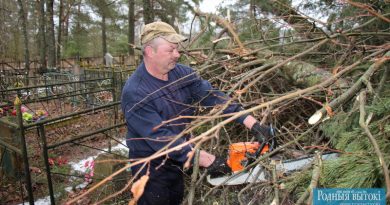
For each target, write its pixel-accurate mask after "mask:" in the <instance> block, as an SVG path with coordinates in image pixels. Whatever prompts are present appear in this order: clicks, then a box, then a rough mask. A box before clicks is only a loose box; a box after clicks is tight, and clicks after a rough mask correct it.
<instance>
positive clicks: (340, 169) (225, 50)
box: [69, 10, 390, 204]
mask: <svg viewBox="0 0 390 205" xmlns="http://www.w3.org/2000/svg"><path fill="white" fill-rule="evenodd" d="M370 11H371V10H370ZM294 12H295V11H294ZM195 14H196V16H197V17H199V19H201V20H200V22H203V25H202V26H201V30H200V32H199V34H198V35H197V36H196V37H195V38H194V39H196V40H194V41H190V44H189V47H185V48H184V49H183V54H185V59H184V60H185V61H187V63H190V62H191V63H193V64H194V67H195V68H196V70H197V71H198V73H199V75H201V76H202V77H203V78H206V79H209V80H210V82H212V83H213V85H214V87H215V88H217V89H219V90H222V91H224V92H226V93H227V94H229V95H230V96H231V98H232V100H231V101H229V103H232V102H233V101H239V102H240V103H242V104H243V105H244V107H245V108H246V110H245V111H241V112H238V113H233V114H229V115H226V114H222V112H221V110H223V108H224V107H226V106H227V105H222V106H218V107H215V108H213V109H207V108H202V107H200V106H199V108H200V110H201V112H200V113H199V115H197V116H178V118H191V119H193V121H192V123H191V124H189V125H188V126H187V128H186V129H185V130H184V131H183V132H182V133H181V134H180V135H178V136H177V137H176V139H178V138H179V137H181V136H184V135H186V134H192V136H193V138H192V139H191V140H189V141H188V142H186V143H184V144H181V145H179V146H177V147H174V148H169V145H168V146H166V147H165V148H164V149H162V150H160V151H158V152H157V153H156V154H154V155H152V156H150V157H148V158H144V159H140V160H137V161H133V162H132V164H130V165H126V166H125V167H123V168H122V169H120V170H118V171H117V172H116V173H114V174H113V175H112V176H111V177H109V178H107V179H105V180H102V181H101V182H100V183H98V184H97V185H95V186H94V187H91V188H90V189H89V190H88V191H86V192H84V193H83V194H82V195H80V196H79V197H77V198H75V199H73V200H71V201H69V203H75V202H77V200H78V199H79V198H81V197H84V196H85V195H87V194H89V193H91V192H93V191H94V190H96V189H99V187H101V186H102V185H103V184H104V183H106V182H107V181H109V180H110V179H111V178H112V177H113V176H115V175H117V174H119V173H120V172H122V171H124V170H126V169H127V168H129V167H131V166H134V165H136V164H144V165H145V166H147V163H148V162H149V161H150V160H151V159H154V158H157V157H161V156H166V154H167V153H169V152H172V151H174V150H177V149H180V148H181V147H184V146H185V145H187V144H190V143H191V144H194V147H195V148H196V149H198V148H201V149H206V150H208V151H210V152H212V153H214V154H217V155H226V149H227V147H228V145H229V144H231V143H233V142H242V141H250V140H251V138H252V137H253V136H251V135H250V134H249V133H248V132H247V130H245V129H242V127H241V126H239V125H233V124H231V123H230V122H232V121H234V120H235V119H237V118H238V117H239V116H241V115H243V114H246V113H253V114H254V115H255V116H256V117H257V118H259V119H261V120H262V122H264V123H267V124H268V123H272V124H273V125H274V126H275V127H276V128H277V131H278V133H277V140H278V142H279V145H280V146H279V147H277V148H276V149H275V150H274V151H272V152H270V153H267V154H265V155H262V156H261V157H260V158H258V159H256V160H255V161H254V162H253V163H252V164H251V165H249V166H248V167H247V169H250V168H251V167H254V166H255V165H257V164H262V165H264V167H267V168H268V167H269V171H270V173H273V177H272V179H271V180H270V181H268V182H254V183H250V184H243V185H238V186H216V187H211V186H209V185H208V184H207V183H206V182H205V180H204V178H205V175H206V173H205V171H204V170H198V168H197V166H194V174H192V175H191V176H188V184H187V185H188V187H189V189H188V190H189V191H188V197H187V198H186V199H185V201H186V202H187V203H188V204H201V203H206V204H213V203H217V204H219V203H221V204H235V203H240V204H267V203H272V204H294V203H311V200H310V199H311V198H312V196H311V193H312V189H313V188H316V187H354V188H358V187H365V188H369V187H380V188H386V189H387V195H386V196H387V198H388V199H389V197H390V181H389V177H388V167H389V160H390V159H389V157H388V156H390V153H389V150H390V149H389V146H390V143H389V131H390V127H389V124H390V123H389V120H390V118H389V116H390V107H389V104H390V101H389V99H390V92H389V90H390V89H389V83H388V81H389V78H388V68H387V67H388V64H389V63H388V62H389V60H390V58H389V55H390V44H389V43H388V41H389V36H390V35H389V34H388V33H386V31H388V29H387V30H386V29H384V30H376V31H374V30H372V32H371V29H373V28H374V27H375V26H373V25H376V24H377V23H378V21H379V22H382V23H383V19H387V17H388V16H389V14H388V13H387V14H386V13H384V14H383V15H382V14H381V15H374V16H369V17H367V16H364V17H362V19H364V20H365V21H364V22H361V21H359V25H358V26H355V27H353V26H345V28H343V29H341V30H339V31H336V30H335V31H333V32H331V33H325V32H322V33H321V34H318V32H317V33H316V35H315V38H312V37H310V38H303V36H304V37H307V36H308V35H307V33H305V35H300V33H299V32H300V31H299V30H293V33H294V36H293V37H292V38H293V40H292V41H291V42H289V43H285V42H280V41H279V40H280V39H281V38H280V37H276V36H271V37H270V38H268V39H267V38H264V33H262V35H261V36H260V37H259V36H258V35H255V34H253V36H256V37H259V38H260V39H261V40H259V39H256V40H253V39H246V41H245V40H242V39H241V38H242V37H241V36H243V35H244V33H245V32H246V31H243V29H240V28H237V27H238V26H237V25H242V24H250V23H252V24H254V25H257V24H256V23H259V22H258V21H261V19H260V20H259V19H254V20H253V19H251V20H248V22H249V23H248V22H243V21H239V22H236V23H233V22H231V21H229V20H227V19H223V18H222V17H220V16H217V15H215V14H207V13H202V12H200V11H196V13H195ZM292 14H296V13H291V12H290V15H292ZM382 17H383V18H382ZM304 20H305V25H308V23H307V22H308V21H307V18H305V19H304ZM339 20H342V19H341V17H340V19H339ZM359 20H361V19H359ZM253 21H255V22H253ZM210 22H215V25H217V26H218V27H220V29H219V30H218V32H215V33H213V34H214V38H211V39H210V37H209V36H208V37H207V39H208V40H204V39H203V40H202V35H205V33H206V31H207V28H209V27H212V26H211V25H210V24H209V23H210ZM293 22H294V24H295V22H296V21H291V22H287V23H293ZM294 26H296V25H294ZM274 29H275V28H274ZM306 31H307V30H305V32H306ZM317 31H318V30H317ZM363 31H364V32H363ZM269 32H271V31H269ZM319 35H320V36H319ZM309 36H310V35H309ZM294 38H295V39H294ZM367 38H369V40H367ZM275 39H276V40H277V41H276V42H275ZM384 39H387V40H384ZM197 41H199V42H205V41H206V42H208V43H207V44H204V43H200V44H197V43H196V42H197ZM248 42H251V43H248ZM200 45H202V48H199V47H200ZM359 93H362V94H360V96H361V97H360V98H359V101H355V99H356V96H357V95H358V94H359ZM367 94H368V95H367ZM364 97H367V98H366V99H365V100H363V98H364ZM367 111H368V113H370V114H369V115H368V117H367V116H366V114H365V112H367ZM319 113H320V114H319ZM313 114H314V116H315V117H316V118H314V117H312V116H313ZM366 118H367V119H366ZM309 119H311V120H310V121H309ZM174 120H175V119H171V120H169V121H167V122H162V124H165V123H170V122H172V121H174ZM315 151H320V152H324V151H325V152H326V151H332V152H338V153H340V154H341V155H340V157H339V158H338V159H337V160H332V161H326V162H322V161H321V159H320V157H318V158H317V160H316V163H315V165H314V166H313V167H308V168H307V169H306V170H304V171H301V172H297V173H295V174H293V175H285V174H284V173H277V172H276V171H275V169H274V168H272V167H273V166H268V165H269V164H270V163H269V162H270V156H272V155H275V154H276V155H278V156H279V157H280V158H282V159H286V158H287V159H291V158H296V157H299V156H302V155H308V154H313V153H315ZM143 182H144V181H143ZM131 184H132V181H130V182H129V183H128V185H127V187H125V188H124V189H122V190H121V191H126V190H127V189H128V187H130V186H131ZM139 184H140V183H138V185H139ZM143 184H144V183H143ZM139 189H142V187H141V188H139ZM138 191H139V190H138ZM113 196H114V195H113ZM107 199H109V198H107ZM107 199H104V200H102V201H99V203H102V202H104V201H105V200H107Z"/></svg>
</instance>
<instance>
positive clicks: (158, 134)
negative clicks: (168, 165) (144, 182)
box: [125, 104, 192, 163]
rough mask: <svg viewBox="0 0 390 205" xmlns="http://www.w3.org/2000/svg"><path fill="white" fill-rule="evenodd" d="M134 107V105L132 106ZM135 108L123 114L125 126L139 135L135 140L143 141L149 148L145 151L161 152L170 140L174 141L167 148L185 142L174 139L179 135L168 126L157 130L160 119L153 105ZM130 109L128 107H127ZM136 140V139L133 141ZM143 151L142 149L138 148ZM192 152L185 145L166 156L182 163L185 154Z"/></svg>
mask: <svg viewBox="0 0 390 205" xmlns="http://www.w3.org/2000/svg"><path fill="white" fill-rule="evenodd" d="M132 106H134V104H132ZM135 107H137V108H134V109H130V110H129V109H127V111H126V112H125V117H126V121H127V126H131V128H132V129H133V130H136V132H137V133H138V134H139V136H136V137H137V138H142V140H145V142H146V143H147V145H148V146H149V147H150V148H149V149H147V150H150V149H152V150H153V151H154V152H156V151H159V150H161V149H162V148H164V147H165V146H167V145H168V144H169V143H171V142H172V140H175V141H174V142H173V143H172V144H171V145H170V146H169V148H172V147H175V146H177V145H180V144H182V143H184V142H185V141H186V140H185V139H184V137H182V138H179V139H175V138H176V136H177V135H178V134H179V133H174V132H173V131H172V129H170V128H169V125H163V126H161V127H159V128H156V127H157V126H160V125H161V122H162V119H161V117H160V115H159V113H158V112H157V110H156V109H155V108H153V105H150V104H143V105H142V106H135ZM127 108H130V106H127ZM133 140H137V139H133ZM140 149H143V148H140ZM191 150H192V148H191V146H190V145H187V146H185V147H183V148H181V149H180V150H175V151H173V152H171V153H169V154H168V157H169V158H171V159H173V160H175V161H178V162H182V163H184V162H185V161H186V160H187V154H188V152H190V151H191Z"/></svg>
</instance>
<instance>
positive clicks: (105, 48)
mask: <svg viewBox="0 0 390 205" xmlns="http://www.w3.org/2000/svg"><path fill="white" fill-rule="evenodd" d="M106 30H107V29H106V15H105V14H104V13H103V15H102V45H103V64H104V65H105V64H106V59H105V58H104V55H105V54H106V53H107V33H106V32H107V31H106Z"/></svg>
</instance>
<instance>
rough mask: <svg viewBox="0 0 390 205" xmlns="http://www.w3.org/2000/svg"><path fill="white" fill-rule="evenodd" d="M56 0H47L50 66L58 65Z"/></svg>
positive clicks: (48, 57) (48, 56)
mask: <svg viewBox="0 0 390 205" xmlns="http://www.w3.org/2000/svg"><path fill="white" fill-rule="evenodd" d="M53 7H54V0H47V1H46V9H47V14H48V15H47V27H46V30H47V32H46V33H47V52H48V53H47V60H48V67H50V68H54V67H55V66H56V49H55V37H54V19H53V17H54V11H53Z"/></svg>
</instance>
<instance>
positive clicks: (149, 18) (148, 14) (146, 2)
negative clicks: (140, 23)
mask: <svg viewBox="0 0 390 205" xmlns="http://www.w3.org/2000/svg"><path fill="white" fill-rule="evenodd" d="M142 2H143V7H144V13H143V14H144V22H145V24H148V23H152V22H153V21H154V11H153V2H152V0H142Z"/></svg>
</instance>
